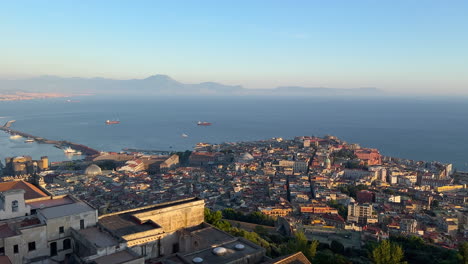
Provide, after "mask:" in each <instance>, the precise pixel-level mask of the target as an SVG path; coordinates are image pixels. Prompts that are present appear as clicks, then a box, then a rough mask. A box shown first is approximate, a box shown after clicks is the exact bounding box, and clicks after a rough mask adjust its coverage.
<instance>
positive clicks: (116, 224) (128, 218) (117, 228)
mask: <svg viewBox="0 0 468 264" xmlns="http://www.w3.org/2000/svg"><path fill="white" fill-rule="evenodd" d="M99 224H101V225H102V226H103V227H105V228H106V229H108V230H109V231H111V232H112V233H113V234H115V235H117V236H120V237H122V236H126V235H130V234H135V233H140V232H145V231H148V230H151V229H155V228H158V227H160V226H158V225H154V224H152V223H149V222H146V223H143V224H140V223H139V221H138V220H137V219H136V218H134V217H133V216H132V215H131V214H118V215H111V216H108V217H103V218H101V219H99Z"/></svg>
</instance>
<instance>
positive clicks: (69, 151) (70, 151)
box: [63, 147, 81, 155]
mask: <svg viewBox="0 0 468 264" xmlns="http://www.w3.org/2000/svg"><path fill="white" fill-rule="evenodd" d="M63 152H65V154H67V155H81V151H76V150H74V149H72V148H70V147H68V148H66V149H64V150H63Z"/></svg>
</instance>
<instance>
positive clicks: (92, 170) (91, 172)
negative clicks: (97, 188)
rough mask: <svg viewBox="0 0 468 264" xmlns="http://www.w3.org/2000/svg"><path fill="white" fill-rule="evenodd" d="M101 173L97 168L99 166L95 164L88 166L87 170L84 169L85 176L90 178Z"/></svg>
mask: <svg viewBox="0 0 468 264" xmlns="http://www.w3.org/2000/svg"><path fill="white" fill-rule="evenodd" d="M101 173H102V171H101V168H99V166H98V165H96V164H91V165H89V166H88V168H86V170H85V174H86V175H91V176H95V175H99V174H101Z"/></svg>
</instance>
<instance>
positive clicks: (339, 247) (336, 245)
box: [330, 240, 345, 254]
mask: <svg viewBox="0 0 468 264" xmlns="http://www.w3.org/2000/svg"><path fill="white" fill-rule="evenodd" d="M330 249H331V251H333V252H335V253H338V254H343V252H344V250H345V247H344V245H343V244H341V243H340V242H339V241H336V240H333V241H332V242H331V244H330Z"/></svg>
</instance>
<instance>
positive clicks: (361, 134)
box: [0, 96, 468, 170]
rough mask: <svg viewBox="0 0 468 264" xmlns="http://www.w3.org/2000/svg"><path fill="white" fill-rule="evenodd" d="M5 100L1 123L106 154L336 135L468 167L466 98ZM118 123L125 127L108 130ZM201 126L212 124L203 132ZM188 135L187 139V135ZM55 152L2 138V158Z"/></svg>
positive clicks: (58, 154) (55, 156)
mask: <svg viewBox="0 0 468 264" xmlns="http://www.w3.org/2000/svg"><path fill="white" fill-rule="evenodd" d="M74 99H77V100H79V101H80V102H75V103H72V102H66V100H65V99H50V100H49V99H48V100H33V101H19V102H0V117H1V118H0V122H2V123H3V122H6V121H7V120H10V119H15V120H16V123H14V125H13V128H14V129H17V130H21V131H24V132H28V133H31V134H34V135H37V136H41V137H45V138H49V139H55V140H62V139H63V140H70V141H73V142H77V143H81V144H85V145H88V146H90V147H92V148H96V149H99V150H105V151H120V150H122V148H126V147H129V148H139V149H154V150H186V149H192V148H193V146H194V145H195V144H196V143H198V142H210V143H221V142H234V141H250V140H259V139H267V138H271V137H284V138H293V137H294V136H302V135H316V136H323V135H326V134H331V135H335V136H338V137H339V138H342V139H344V140H346V141H347V142H352V143H359V144H361V145H362V146H366V147H374V148H378V149H379V150H380V151H381V153H383V154H384V155H389V156H396V157H402V158H410V159H415V160H428V161H431V160H438V161H442V162H451V163H453V164H454V165H455V167H456V168H458V169H460V170H468V155H467V150H466V149H467V146H468V137H467V135H468V100H467V99H456V100H455V99H428V98H425V99H418V98H411V99H409V98H407V99H403V98H387V99H376V98H367V99H346V98H253V97H234V98H215V97H213V98H201V97H200V98H185V97H163V98H158V97H150V98H141V97H130V98H123V97H112V98H108V97H97V96H89V97H81V98H74ZM107 119H118V120H120V121H121V123H120V124H119V125H105V123H104V122H105V120H107ZM197 121H208V122H212V123H213V125H212V126H210V127H200V126H197V125H196V122H197ZM183 133H185V134H187V135H188V137H186V138H184V137H182V136H181V135H182V134H183ZM43 154H44V155H49V157H50V159H51V160H55V161H57V160H65V159H67V158H66V157H65V156H64V155H63V152H62V151H61V150H59V149H56V148H54V147H53V146H49V145H39V144H36V143H33V144H26V143H23V141H13V140H11V139H9V136H8V135H6V134H4V133H0V158H2V159H3V158H4V157H5V156H9V155H32V156H33V158H38V157H39V156H40V155H43Z"/></svg>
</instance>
